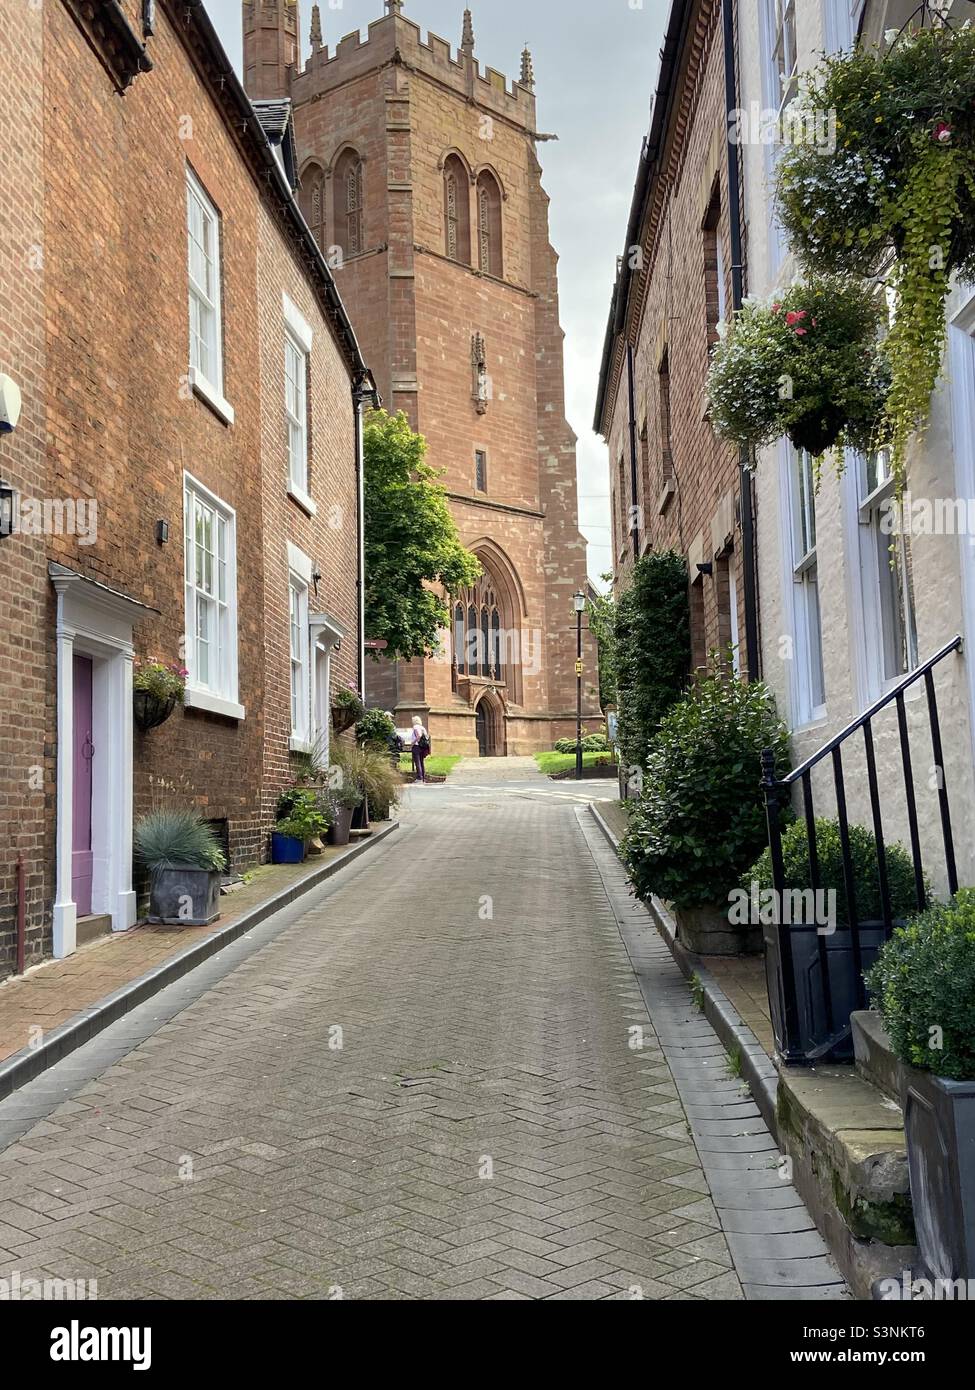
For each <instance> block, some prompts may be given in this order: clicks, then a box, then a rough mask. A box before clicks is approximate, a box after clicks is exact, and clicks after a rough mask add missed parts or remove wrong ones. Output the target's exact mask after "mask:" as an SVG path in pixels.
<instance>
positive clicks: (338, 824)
mask: <svg viewBox="0 0 975 1390" xmlns="http://www.w3.org/2000/svg"><path fill="white" fill-rule="evenodd" d="M354 810H355V807H354V806H336V807H335V820H334V822H333V823H332V825H331V827H330V828H329V832H328V843H329V844H330V845H347V844H348V843H349V836H350V834H351V831H352V813H353V811H354Z"/></svg>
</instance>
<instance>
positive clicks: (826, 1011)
mask: <svg viewBox="0 0 975 1390" xmlns="http://www.w3.org/2000/svg"><path fill="white" fill-rule="evenodd" d="M962 645H963V642H962V638H961V637H960V636H956V637H955V638H953V639H952V641H951V642H949V643H947V644H946V645H945V646H944V647H942V648H941V650H940V651H938V652H936V653H935V655H934V656H932V657H931V658H930V659H929V660H928V661H925V662H923V663H922V664H921V665H920V666H918V667H917V668H916V669H915V670H913V671H911V672H909V673H908V674H907V675H906V676H905V677H904V678H903V679H902V680H900V681H898V683H897V684H896V685H895V686H894V687H893V688H892V689H891V690H889V691H888V692H887V693H886V694H885V695H883V696H881V698H880V699H879V700H876V701H875V702H874V703H873V704H872V705H870V706H869V708H868V709H866V710H865V711H864V712H863V713H862V714H861V715H859V716H858V717H857V718H856V719H854V720H853V721H852V723H850V724H848V725H847V726H846V728H844V729H842V730H841V731H840V732H839V733H838V734H836V735H834V737H833V738H831V739H830V740H829V741H828V742H827V743H825V744H823V746H822V748H820V749H818V750H817V751H816V752H815V753H814V754H813V755H812V757H810V758H807V759H806V761H805V762H803V763H801V764H800V765H799V766H798V767H797V768H795V769H793V771H792V772H790V773H789V774H788V775H787V776H786V777H781V778H779V777H777V776H776V771H775V755H774V753H773V751H772V750H771V749H766V750H765V752H764V753H763V754H762V790H763V793H764V796H765V808H766V817H767V821H768V836H769V852H770V856H771V867H772V887H773V889H774V891H775V900H776V902H777V903H782V902H783V900H784V893H785V891H786V888H785V869H784V864H783V857H782V825H781V813H782V810H783V809H784V807H785V805H787V804H788V803H790V802H791V799H792V791H793V788H794V787H796V786H797V785H798V786H801V788H802V814H803V817H804V819H805V822H806V835H807V839H808V844H809V871H810V880H811V882H810V887H811V889H812V890H813V892H814V893H815V894H817V895H818V894H819V892H820V890H821V887H822V884H821V881H820V871H819V855H818V848H817V842H816V817H815V811H814V807H813V792H812V773H813V770H814V768H816V767H818V766H819V764H820V763H822V762H824V761H825V760H826V759H827V758H830V759H831V761H832V764H833V784H834V789H835V793H836V814H837V821H838V824H839V836H840V852H841V858H842V863H843V888H844V892H845V896H846V906H847V922H848V931H849V962H850V969H851V970H852V973H853V979H852V980H850V979H849V978H847V979H846V980H843V981H842V982H841V983H842V985H843V986H844V988H843V995H844V997H845V998H850V997H852V999H853V1002H854V1007H856V1008H861V1009H862V1008H864V1007H866V986H865V983H864V959H863V956H864V944H863V940H862V936H861V925H862V924H861V923H860V922H859V921H858V918H857V908H856V881H855V875H854V869H853V858H852V854H851V849H850V825H849V818H848V814H847V804H846V783H845V779H844V771H843V747H844V745H845V744H846V743H847V741H848V740H849V739H850V738H852V737H853V735H854V734H856V733H858V732H860V731H862V734H863V744H864V754H865V757H866V766H867V787H868V790H869V794H870V809H871V818H872V822H873V835H874V841H875V845H876V853H877V880H878V887H879V890H880V903H881V924H880V925H881V926H882V929H883V936H884V938H885V939H886V938H888V937H889V936H890V935H891V933H892V932H893V929H894V920H893V913H892V910H891V897H890V884H889V881H888V874H887V855H886V849H885V845H884V832H883V816H882V812H881V805H880V790H879V782H878V778H877V763H876V755H875V750H874V741H873V720H874V718H875V716H876V715H878V714H879V713H880V712H881V711H882V710H884V709H886V708H888V707H889V706H890V705H894V706H896V709H897V727H898V735H899V739H900V748H901V763H902V767H903V773H904V794H905V798H906V804H907V822H908V829H909V833H910V841H911V860H912V864H913V868H914V892H915V899H916V902H917V905H918V908H919V909H922V908H924V906H925V905H926V901H927V881H926V878H925V874H924V865H923V863H922V859H921V837H920V830H919V826H918V817H917V801H916V797H915V791H914V769H913V760H912V758H911V747H910V738H909V732H908V724H907V709H906V705H905V701H904V696H905V693H906V692H907V691H908V690H909V689H910V688H911V687H912V686H914V685H916V684H917V683H918V682H919V681H922V680H923V681H924V685H925V690H926V693H927V704H928V719H929V723H930V727H931V747H932V752H933V755H934V765H935V769H936V775H937V789H938V803H939V810H940V816H941V832H942V839H943V841H944V854H945V869H946V876H947V881H948V888H949V891H950V892H951V893H952V894H954V893H956V892H957V891H958V870H957V865H956V861H955V849H954V840H953V837H952V829H951V807H950V804H949V800H948V785H947V777H946V775H945V769H944V752H943V747H942V741H941V722H940V718H939V714H938V701H937V695H936V693H935V688H934V674H933V673H934V669H935V667H936V666H938V664H939V663H940V662H942V661H944V660H945V658H946V657H948V656H950V655H951V654H952V652H960V651H961V650H962ZM779 915H780V917H781V916H784V914H783V913H780V914H779ZM796 932H799V933H809V932H817V934H818V942H817V953H816V954H817V957H818V961H817V964H818V985H819V989H820V991H821V1008H822V1016H821V1018H819V1019H818V1020H814V1018H813V1015H814V1014H815V1013H816V1010H815V1008H814V1007H813V1006H812V1005H811V1004H809V1002H808V999H806V1000H805V1001H804V1002H806V1004H807V1008H806V1011H805V1013H804V1012H803V1010H802V1009H801V1008H800V998H799V974H800V973H801V972H799V971H797V968H796V967H797V963H796V960H795V953H794V942H793V933H796ZM770 945H771V946H772V947H773V948H774V951H773V954H774V959H770V960H768V983H769V1000H770V1003H771V1006H772V1019H773V1024H774V1026H775V1033H776V1044H777V1047H778V1049H779V1052H780V1053H781V1055H782V1058H783V1060H784V1061H785V1062H789V1063H800V1064H801V1063H806V1064H808V1063H810V1062H814V1061H817V1060H821V1059H822V1058H824V1057H827V1056H835V1055H836V1054H837V1051H838V1049H842V1048H843V1047H844V1046H846V1044H847V1043H848V1040H849V1036H850V1022H849V1016H848V1013H849V1011H848V1010H846V1012H847V1017H846V1018H843V1017H838V1016H837V1011H836V1008H835V1000H834V996H835V993H836V984H837V981H836V978H835V972H836V970H837V969H838V968H841V964H842V962H843V961H844V960H845V959H846V957H845V955H841V954H840V953H839V952H836V951H831V950H830V949H829V946H828V943H827V941H826V939H825V937H824V935H823V933H822V931H821V929H820V926H819V925H817V924H816V923H803V924H793V923H787V922H784V921H780V922H778V923H777V926H776V928H775V936H774V938H773V939H772V940H771V942H770V941H769V939H768V938H767V939H766V946H767V948H768V947H769V946H770ZM767 954H768V951H767ZM803 983H804V984H807V985H808V980H807V979H806V977H805V976H803ZM841 1012H842V1011H841ZM814 1023H815V1027H814ZM813 1032H815V1033H816V1034H817V1036H816V1037H815V1038H814V1037H813V1036H812V1033H813Z"/></svg>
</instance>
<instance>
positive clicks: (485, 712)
mask: <svg viewBox="0 0 975 1390" xmlns="http://www.w3.org/2000/svg"><path fill="white" fill-rule="evenodd" d="M474 725H475V728H476V730H477V752H478V756H479V757H481V758H503V757H504V755H505V748H506V739H505V729H504V705H503V704H502V702H501V699H500V697H499V696H498V695H497V693H496V692H495V691H493V690H489V691H487V692H486V694H484V695H483V696H482V697H481V699H480V700H479V701H478V705H477V709H476V710H475V711H474Z"/></svg>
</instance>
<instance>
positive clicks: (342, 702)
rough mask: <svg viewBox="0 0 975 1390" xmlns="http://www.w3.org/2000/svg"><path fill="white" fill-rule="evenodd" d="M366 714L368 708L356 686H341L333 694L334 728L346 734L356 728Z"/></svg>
mask: <svg viewBox="0 0 975 1390" xmlns="http://www.w3.org/2000/svg"><path fill="white" fill-rule="evenodd" d="M365 712H366V707H365V705H364V704H363V703H362V700H361V699H360V697H359V692H358V691H357V690H356V688H355V686H354V685H343V686H339V688H338V690H334V691H333V692H332V728H333V729H334V730H335V732H336V733H337V734H344V733H345V732H346V731H347V730H348V729H351V728H354V726H355V725H356V724H358V722H359V720H360V719H361V718H362V717H363V715H364V714H365Z"/></svg>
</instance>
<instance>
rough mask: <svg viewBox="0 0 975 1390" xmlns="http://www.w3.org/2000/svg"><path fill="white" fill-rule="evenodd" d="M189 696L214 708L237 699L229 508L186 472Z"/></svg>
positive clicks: (232, 536) (233, 527) (234, 583)
mask: <svg viewBox="0 0 975 1390" xmlns="http://www.w3.org/2000/svg"><path fill="white" fill-rule="evenodd" d="M183 517H184V556H185V571H186V573H185V585H186V665H187V669H188V671H189V675H188V677H187V691H188V695H192V694H193V693H194V692H197V693H199V694H202V695H203V696H205V697H206V696H209V697H211V700H209V701H207V700H205V699H202V700H196V701H194V700H193V699H189V700H188V703H191V704H192V703H197V704H203V705H205V707H208V708H211V709H215V710H216V711H217V712H222V713H228V714H229V713H232V714H236V715H237V716H238V717H239V716H240V714H241V713H242V711H238V710H236V709H231V708H229V707H228V708H224V706H230V705H235V704H236V701H237V564H236V519H235V516H234V512H233V510H232V509H231V508H230V507H228V506H226V504H225V503H223V502H221V501H220V499H219V498H217V497H215V496H214V495H213V494H212V493H211V492H209V491H208V490H207V489H206V488H204V487H203V486H202V484H200V483H198V482H197V481H196V480H195V479H194V478H191V477H189V475H186V476H185V478H184V484H183Z"/></svg>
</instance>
